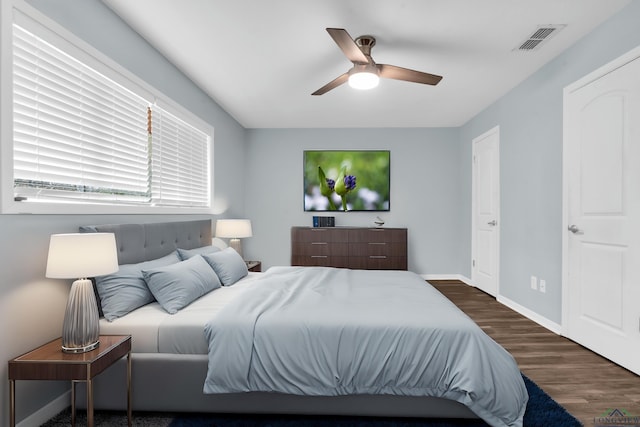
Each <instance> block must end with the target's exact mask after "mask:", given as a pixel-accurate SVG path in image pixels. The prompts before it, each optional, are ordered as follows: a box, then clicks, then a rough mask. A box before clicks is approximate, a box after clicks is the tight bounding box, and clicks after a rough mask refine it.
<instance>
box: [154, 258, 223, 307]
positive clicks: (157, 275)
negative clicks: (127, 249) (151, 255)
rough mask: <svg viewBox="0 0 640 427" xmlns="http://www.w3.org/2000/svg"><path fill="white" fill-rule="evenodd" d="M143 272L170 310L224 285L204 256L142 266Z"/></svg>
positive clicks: (160, 299)
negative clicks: (152, 265) (160, 265)
mask: <svg viewBox="0 0 640 427" xmlns="http://www.w3.org/2000/svg"><path fill="white" fill-rule="evenodd" d="M142 275H143V276H144V280H145V281H146V282H147V286H149V290H151V293H152V294H153V296H154V297H156V300H158V302H159V303H160V305H161V306H162V308H164V309H165V310H166V311H167V313H169V314H175V313H177V312H178V310H180V309H181V308H184V307H186V306H187V305H189V304H191V303H192V302H193V301H195V300H197V299H198V298H200V297H201V296H202V295H204V294H206V293H208V292H211V291H212V290H214V289H217V288H219V287H220V280H219V279H218V277H217V276H216V275H215V273H214V272H213V271H211V268H210V267H209V265H208V264H207V263H206V262H205V260H204V259H202V256H194V257H193V258H189V259H188V260H186V261H182V262H179V263H177V264H173V265H168V266H166V267H160V268H154V269H153V270H142Z"/></svg>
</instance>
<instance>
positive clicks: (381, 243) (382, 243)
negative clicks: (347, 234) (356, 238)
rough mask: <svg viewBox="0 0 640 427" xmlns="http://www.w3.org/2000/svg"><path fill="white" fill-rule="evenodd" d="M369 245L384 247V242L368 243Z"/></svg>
mask: <svg viewBox="0 0 640 427" xmlns="http://www.w3.org/2000/svg"><path fill="white" fill-rule="evenodd" d="M368 244H369V245H386V243H385V242H369V243H368Z"/></svg>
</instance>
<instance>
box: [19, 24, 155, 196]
mask: <svg viewBox="0 0 640 427" xmlns="http://www.w3.org/2000/svg"><path fill="white" fill-rule="evenodd" d="M13 28H14V31H13V40H14V45H13V48H14V53H13V54H14V60H13V79H14V80H13V81H14V83H13V88H14V93H13V96H14V104H13V115H14V129H13V134H14V151H13V153H14V191H15V195H16V196H18V197H26V198H27V199H34V198H35V199H56V198H63V199H64V198H67V199H82V200H85V201H91V200H100V201H111V202H116V201H126V202H129V203H130V202H143V201H148V200H149V190H148V188H149V184H148V167H149V166H148V152H147V150H148V148H147V147H148V144H147V129H146V125H147V106H148V102H147V101H146V100H145V99H143V98H141V97H139V96H137V95H135V94H134V93H132V92H130V91H129V90H127V89H125V88H124V87H122V86H120V85H118V84H116V83H115V82H113V81H111V80H110V79H108V78H106V77H105V76H103V75H101V74H100V73H98V72H97V71H95V70H93V69H91V68H89V67H88V66H86V65H84V64H82V63H80V62H79V61H77V60H75V59H74V58H72V57H70V56H69V55H67V54H65V53H64V52H62V51H60V50H58V49H57V48H55V47H54V46H52V45H50V44H48V43H46V42H45V41H43V40H42V39H40V38H38V37H36V36H35V35H33V34H31V33H29V32H27V31H26V30H24V29H22V28H20V27H19V26H17V25H14V27H13Z"/></svg>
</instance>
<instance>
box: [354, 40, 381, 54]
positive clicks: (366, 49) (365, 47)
mask: <svg viewBox="0 0 640 427" xmlns="http://www.w3.org/2000/svg"><path fill="white" fill-rule="evenodd" d="M354 41H355V42H356V44H357V45H358V47H359V48H360V50H361V51H362V53H364V54H365V55H367V56H368V57H371V48H372V47H374V46H375V45H376V38H375V37H373V36H360V37H357V38H356V39H355V40H354Z"/></svg>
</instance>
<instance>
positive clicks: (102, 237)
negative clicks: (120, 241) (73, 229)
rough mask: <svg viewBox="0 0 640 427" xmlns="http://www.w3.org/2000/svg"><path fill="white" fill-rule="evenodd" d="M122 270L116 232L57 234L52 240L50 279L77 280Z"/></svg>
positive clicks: (48, 274)
mask: <svg viewBox="0 0 640 427" xmlns="http://www.w3.org/2000/svg"><path fill="white" fill-rule="evenodd" d="M116 271H118V253H117V251H116V239H115V235H114V234H113V233H74V234H53V235H52V236H51V240H50V241H49V257H48V259H47V272H46V276H47V277H49V278H51V279H77V278H86V277H94V276H102V275H105V274H109V273H114V272H116Z"/></svg>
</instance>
